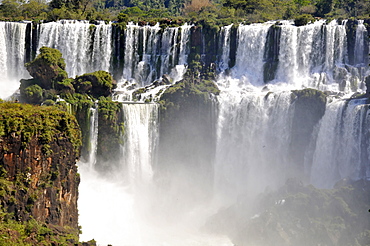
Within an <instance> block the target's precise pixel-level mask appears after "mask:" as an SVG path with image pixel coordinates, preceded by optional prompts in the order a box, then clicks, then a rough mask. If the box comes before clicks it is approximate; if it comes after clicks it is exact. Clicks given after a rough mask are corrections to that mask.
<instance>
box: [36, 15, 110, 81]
mask: <svg viewBox="0 0 370 246" xmlns="http://www.w3.org/2000/svg"><path fill="white" fill-rule="evenodd" d="M38 32H39V34H38V35H39V41H38V49H39V48H41V47H43V46H47V47H50V48H55V49H58V50H59V51H60V52H61V53H62V55H63V58H64V59H65V62H66V71H67V73H68V75H69V76H70V77H75V76H76V75H82V74H84V73H90V72H94V71H97V70H104V71H110V65H111V61H110V60H111V53H112V40H111V38H112V25H110V24H104V23H103V22H102V23H99V24H98V25H91V24H89V22H88V21H75V20H61V21H58V22H49V23H45V24H41V25H40V26H39V30H38Z"/></svg>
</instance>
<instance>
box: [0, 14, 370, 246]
mask: <svg viewBox="0 0 370 246" xmlns="http://www.w3.org/2000/svg"><path fill="white" fill-rule="evenodd" d="M351 23H352V24H353V21H352V22H351V21H350V20H349V21H343V22H338V21H336V20H334V21H331V22H326V21H324V20H320V21H316V22H315V23H312V24H309V25H306V26H300V27H297V26H294V25H293V24H292V23H291V22H289V21H280V22H277V21H274V22H267V23H260V24H251V25H244V24H240V25H239V26H238V27H233V26H232V25H229V26H225V27H221V29H220V31H219V32H218V33H217V32H215V33H212V36H214V37H215V39H216V40H213V41H214V42H207V40H206V37H207V36H206V35H205V34H204V33H205V32H203V31H202V32H200V31H199V32H198V31H197V30H195V29H192V27H193V26H192V25H190V24H184V25H182V26H180V27H166V28H162V27H160V26H159V24H157V25H155V26H149V25H139V24H134V23H129V24H128V25H127V27H126V29H122V30H119V29H118V28H117V29H116V27H113V24H112V23H108V24H106V23H104V22H99V23H97V24H95V25H92V24H90V23H89V22H87V21H75V20H62V21H57V22H50V23H42V24H39V26H38V28H37V32H36V31H34V34H35V35H36V36H37V37H34V39H33V40H35V42H37V43H36V44H37V48H40V47H42V46H48V47H52V48H57V49H59V50H60V51H61V52H62V54H63V57H64V59H65V60H66V65H67V67H66V70H67V72H68V74H69V76H70V77H74V76H77V75H81V74H83V73H88V72H93V71H95V70H106V71H110V72H112V73H113V74H114V76H115V79H116V80H118V81H119V83H118V88H117V90H116V91H115V95H114V100H115V101H118V102H121V103H123V102H124V103H123V104H122V110H123V111H122V113H123V115H124V134H123V135H122V136H121V137H122V139H120V140H122V141H121V142H122V143H121V144H117V145H118V146H115V147H116V148H117V150H119V151H117V152H120V155H119V157H117V158H116V159H119V161H118V165H119V167H118V168H116V169H115V168H112V170H114V171H113V172H112V173H109V172H108V171H107V173H108V174H107V173H105V174H104V175H106V176H104V175H102V174H101V173H99V172H98V171H96V170H95V166H96V165H95V164H96V162H97V160H98V158H96V155H97V151H96V148H97V147H96V146H97V139H98V138H97V136H98V134H105V133H104V132H98V121H97V117H98V111H97V109H96V107H95V108H92V109H91V118H90V119H89V120H90V124H91V127H90V141H91V143H90V145H91V148H90V150H91V152H90V155H89V160H86V161H88V163H87V164H86V163H82V162H79V164H78V165H79V171H80V173H81V188H80V200H79V209H80V214H81V225H82V227H83V232H84V233H83V235H82V237H81V238H82V239H83V240H89V239H91V238H92V237H95V239H96V240H98V242H99V243H101V244H108V243H113V244H114V245H122V244H130V245H135V246H140V245H231V243H230V241H229V240H228V238H226V239H225V237H222V236H220V235H215V236H214V235H209V234H207V233H203V231H201V230H200V228H202V226H203V225H204V223H205V221H206V219H207V218H208V217H209V216H211V215H212V214H213V213H215V212H216V211H217V210H218V209H219V208H220V207H219V205H220V204H221V205H225V204H231V203H234V202H236V201H239V199H240V197H243V196H250V197H253V196H254V195H258V194H259V193H260V192H263V191H264V190H265V189H268V188H269V187H271V188H272V189H274V188H277V187H279V186H280V185H281V184H283V183H284V182H285V180H286V179H287V178H290V177H294V178H297V177H298V178H299V179H301V180H302V181H304V182H307V183H310V184H313V185H315V186H317V187H321V188H332V187H333V186H334V185H335V183H336V182H338V181H339V180H341V179H343V178H348V179H353V180H358V179H369V178H370V165H368V163H369V161H370V140H369V139H370V131H369V129H368V128H369V127H368V126H369V125H370V117H369V116H368V114H369V112H368V110H369V105H368V102H367V101H366V100H363V99H351V100H349V99H348V98H349V97H350V96H351V94H353V93H355V92H364V78H365V76H366V75H368V74H369V68H368V66H367V65H366V63H367V62H368V58H367V52H368V50H369V49H368V46H369V44H368V39H367V38H366V36H367V31H366V27H365V24H364V22H363V21H358V25H357V27H356V29H353V31H354V30H355V31H354V32H352V33H351V32H349V31H348V27H349V26H348V25H352V24H351ZM346 28H347V30H346ZM113 30H115V31H116V32H115V33H114V34H113ZM194 30H195V31H194ZM119 32H120V33H119ZM118 34H119V35H118ZM213 34H214V35H213ZM353 34H354V35H355V37H354V35H353ZM115 35H116V36H115ZM118 36H119V37H122V38H120V40H114V38H117V37H118ZM209 36H211V35H209ZM29 39H30V37H27V35H26V24H24V23H7V22H0V69H2V71H3V73H2V75H1V76H0V88H1V90H0V93H1V94H0V97H2V98H4V97H7V96H10V95H11V93H13V92H14V91H15V90H16V87H18V86H19V83H18V82H14V83H13V80H12V79H14V81H19V79H20V78H26V77H27V76H26V74H27V73H26V70H25V69H24V67H23V63H24V61H25V50H26V48H25V47H26V46H27V44H26V40H29ZM194 43H196V44H199V46H200V47H199V51H200V50H202V51H206V50H211V49H213V48H214V51H215V52H214V57H212V58H208V56H207V57H206V56H204V57H206V59H203V60H204V61H205V60H207V59H209V60H210V61H209V63H210V64H211V63H215V67H216V68H217V72H218V76H217V78H216V83H217V85H218V87H219V88H220V90H221V92H220V95H218V96H214V98H213V99H214V100H215V101H214V102H215V104H214V106H215V107H214V108H212V109H209V111H212V110H213V111H212V112H209V114H208V112H206V111H207V110H208V108H207V109H205V112H206V114H202V113H200V111H196V110H197V106H199V105H197V104H196V103H198V102H196V103H194V108H192V109H194V112H196V113H199V115H197V117H198V118H199V119H203V120H204V119H211V118H212V120H210V121H214V122H215V124H210V125H211V126H208V125H207V124H204V126H202V127H204V128H201V129H204V131H207V134H208V133H210V134H209V135H207V140H209V141H208V142H207V144H205V145H206V146H205V147H204V150H205V151H204V152H207V154H209V155H204V156H206V158H209V159H212V160H210V161H209V162H208V161H203V162H202V163H201V164H199V163H198V162H194V163H195V164H193V163H190V162H191V161H189V160H190V159H191V158H193V160H198V159H200V158H198V159H197V157H199V156H200V155H201V154H204V153H201V154H199V152H202V151H203V149H202V148H197V146H199V145H200V144H201V143H203V142H202V139H201V140H199V139H196V140H194V139H192V137H189V136H185V137H187V139H186V140H184V137H182V136H183V135H181V134H179V136H180V137H178V136H171V137H173V139H172V138H171V140H173V141H171V142H170V144H168V145H169V147H168V145H166V147H168V149H169V150H171V147H172V145H171V144H172V143H177V142H181V141H183V142H181V143H186V145H184V146H186V147H189V149H191V148H190V147H193V149H191V150H194V149H195V150H194V151H192V152H191V154H188V153H185V154H184V152H185V151H183V150H184V148H179V149H178V150H177V151H178V152H175V154H173V153H164V154H173V155H177V153H180V154H184V155H183V156H181V163H175V162H176V161H172V160H177V159H176V158H175V157H177V156H175V157H174V158H172V159H171V161H169V163H160V164H162V166H160V164H159V163H157V161H158V160H157V151H158V149H159V148H160V144H157V142H158V143H160V140H159V139H160V137H161V136H162V137H163V135H161V136H159V135H160V132H159V123H160V121H161V119H162V118H161V117H160V115H159V111H160V108H159V105H157V104H154V103H143V102H145V101H147V102H148V101H150V100H149V97H150V96H149V95H156V94H160V93H162V92H163V90H164V89H165V88H166V87H167V86H169V85H160V86H159V84H160V82H161V81H160V80H161V78H162V76H163V75H165V74H166V75H169V77H170V79H169V80H171V81H172V82H176V81H179V80H180V79H181V78H182V76H183V75H184V72H185V71H186V67H187V63H188V58H189V57H191V56H190V55H194V54H193V53H191V52H193V50H194V49H191V45H193V44H194ZM352 43H353V45H352ZM207 45H209V46H211V47H208V46H207ZM117 46H119V47H117ZM27 47H28V46H27ZM197 48H198V47H197ZM117 54H118V55H117ZM212 56H213V54H212ZM209 57H211V56H209ZM212 59H213V60H212ZM203 60H202V61H203ZM207 62H208V61H207ZM234 64H235V65H234ZM116 68H119V69H118V70H119V71H115V70H116ZM164 80H165V79H163V81H164ZM153 82H156V83H153ZM152 83H153V84H152ZM13 85H14V87H15V88H12V86H13ZM139 86H142V87H145V88H140V90H141V91H144V92H143V93H142V94H141V95H142V97H141V98H136V99H137V101H139V102H140V103H137V101H135V102H133V101H132V100H133V99H132V98H133V97H132V93H133V92H134V91H135V90H138V87H139ZM161 86H162V87H161ZM154 87H155V88H154ZM305 88H314V89H318V90H321V91H325V93H326V94H325V96H324V97H327V98H328V102H327V104H326V108H325V107H324V106H325V105H324V104H325V102H323V103H322V111H324V109H325V112H322V115H320V117H318V119H317V121H315V122H311V123H312V124H311V125H310V126H308V125H309V123H308V122H304V120H302V121H299V124H298V123H297V122H298V121H297V120H296V119H297V117H298V116H300V115H299V114H298V113H299V112H298V111H299V110H302V108H303V110H302V112H303V113H302V112H301V113H302V114H304V112H305V111H304V110H307V111H309V110H311V109H312V111H315V110H316V109H317V108H315V107H316V106H317V105H314V106H312V105H311V104H309V103H307V104H305V101H304V100H303V102H302V104H304V105H303V106H302V108H298V107H296V106H297V104H295V103H296V102H297V101H295V100H298V99H297V97H298V96H297V95H296V94H295V92H294V90H302V89H305ZM8 90H9V91H8ZM292 91H293V92H292ZM311 92H312V90H311ZM307 93H308V94H309V93H310V90H308V92H307ZM320 95H321V94H320ZM151 97H153V96H151ZM136 99H135V100H136ZM145 99H148V100H145ZM184 100H186V98H185V97H184ZM127 101H129V102H127ZM191 106H193V105H191ZM311 106H312V108H310V107H311ZM69 107H70V108H72V106H71V105H69ZM169 108H170V107H169ZM189 108H190V107H189ZM209 108H211V107H209ZM307 108H308V109H307ZM167 110H170V109H167ZM180 111H181V110H180ZM297 115H298V116H297ZM191 116H192V115H191ZM191 116H189V117H188V118H191ZM207 117H208V118H207ZM307 117H309V116H307ZM171 120H172V119H170V120H168V121H169V122H170V123H171ZM173 122H175V120H173ZM196 122H208V121H202V120H199V121H196ZM170 123H169V125H170ZM187 123H189V122H183V121H182V122H179V121H177V123H176V124H174V126H173V127H174V128H176V127H178V128H179V129H180V130H184V129H185V130H186V131H188V132H193V133H194V132H196V131H195V130H194V128H196V127H198V126H197V125H196V124H197V123H193V124H187ZM161 126H163V125H161ZM171 127H172V126H171ZM214 127H216V129H214ZM210 128H212V129H211V130H210ZM308 128H310V129H309V130H308V131H307V132H304V133H305V136H300V135H299V133H301V132H299V131H298V133H297V129H304V130H306V129H308ZM179 129H175V130H179ZM166 130H167V133H168V132H170V131H169V129H163V131H166ZM172 130H173V129H172ZM175 130H174V131H173V132H179V131H175ZM197 130H199V129H197ZM186 131H182V132H181V133H183V132H186ZM214 132H216V136H210V135H212V134H213V133H214ZM161 133H162V129H161ZM202 133H203V132H202ZM174 135H176V134H174ZM188 135H189V134H188ZM199 135H200V138H201V136H203V135H202V134H199ZM176 137H177V138H179V139H176ZM300 137H301V138H300ZM297 138H299V140H302V142H304V144H302V146H303V147H302V146H298V145H295V144H297V142H299V141H297ZM214 139H215V140H214ZM192 141H198V142H197V144H198V145H196V144H194V145H192ZM199 142H200V143H199ZM204 142H206V141H204ZM299 143H301V142H299ZM208 145H209V146H208ZM194 146H195V147H194ZM202 147H203V146H202ZM174 148H175V147H174ZM196 148H197V149H196ZM197 151H198V152H197ZM294 151H295V153H292V152H294ZM163 152H165V151H163ZM301 152H302V153H303V154H302V153H301ZM297 153H298V154H297ZM198 154H199V156H198ZM294 154H295V155H294ZM192 155H193V156H192ZM211 155H212V156H211ZM297 155H302V156H298V158H297ZM158 156H160V155H159V154H158ZM166 157H168V156H166ZM158 159H160V158H158ZM179 159H180V158H179ZM297 160H298V161H297ZM198 161H199V160H198ZM179 162H180V161H179ZM199 162H200V161H199ZM300 162H302V163H300ZM189 163H190V164H189ZM98 164H99V163H98ZM192 164H193V165H194V166H191V165H192ZM166 165H168V166H166ZM169 165H170V166H169ZM198 165H199V166H201V168H203V169H201V168H199V167H198ZM202 165H204V166H202ZM207 165H208V166H207ZM300 165H301V166H300ZM294 168H296V169H294ZM293 169H294V170H293ZM194 170H198V171H194ZM199 170H201V171H199ZM185 172H186V173H185ZM197 172H199V173H197ZM212 172H214V173H212ZM174 173H176V175H175V174H174ZM204 173H206V174H209V175H208V176H207V180H206V178H204V176H202V175H203V174H204ZM164 176H171V178H172V179H166V177H164ZM213 179H214V180H213ZM169 180H170V181H169ZM195 180H196V181H197V182H195ZM198 181H199V182H198ZM200 181H204V182H200ZM212 182H213V183H212ZM204 183H207V185H208V186H207V187H202V186H206V185H205V184H204ZM210 183H211V184H213V187H212V189H213V190H212V191H210V192H209V193H212V192H213V193H212V195H213V197H211V196H208V197H206V198H204V199H203V200H202V201H198V200H197V198H199V196H200V195H199V196H194V193H196V192H199V191H201V190H202V189H204V190H207V191H209V190H210V186H212V185H210ZM189 184H192V186H189ZM178 187H181V188H182V190H181V189H178ZM184 187H185V188H184ZM188 187H196V189H197V190H196V191H193V190H194V189H189V188H188ZM179 190H180V191H182V192H179ZM199 194H201V192H199ZM192 195H193V196H192ZM207 195H208V194H207ZM202 198H203V197H202ZM192 199H193V200H192ZM213 199H214V200H217V199H220V200H221V201H222V202H220V203H218V201H217V204H216V203H215V202H214V200H213ZM190 200H191V201H190ZM199 200H201V199H199ZM97 211H98V213H97ZM238 229H239V228H238ZM220 234H223V233H220ZM219 236H220V237H219Z"/></svg>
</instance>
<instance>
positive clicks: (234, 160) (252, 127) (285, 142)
mask: <svg viewBox="0 0 370 246" xmlns="http://www.w3.org/2000/svg"><path fill="white" fill-rule="evenodd" d="M219 101H220V109H219V110H220V113H219V120H218V127H217V130H218V131H217V151H216V164H215V170H216V174H215V175H216V190H221V191H223V192H224V193H225V194H227V195H228V196H229V198H234V199H235V198H236V197H237V196H238V195H239V194H243V193H245V192H249V193H250V194H251V193H255V192H261V191H263V189H264V188H265V187H266V186H267V185H277V184H278V183H280V182H283V181H285V179H284V174H283V173H282V172H281V171H282V170H284V167H285V165H287V162H288V156H289V153H288V151H289V149H288V148H287V147H288V146H289V142H290V132H289V131H290V129H291V122H292V108H291V104H290V92H282V93H276V94H275V93H268V94H264V93H248V92H243V91H241V92H237V91H224V92H222V93H221V95H220V97H219Z"/></svg>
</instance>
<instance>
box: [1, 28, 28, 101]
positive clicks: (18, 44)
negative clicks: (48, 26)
mask: <svg viewBox="0 0 370 246" xmlns="http://www.w3.org/2000/svg"><path fill="white" fill-rule="evenodd" d="M26 27H27V24H25V23H12V22H0V70H1V71H2V72H1V75H0V88H1V90H0V98H2V99H5V98H7V97H9V96H11V95H12V94H13V93H14V92H15V91H16V90H17V89H18V87H19V80H20V79H21V78H27V77H29V76H27V74H28V73H27V71H26V69H25V67H24V63H25V51H26V47H25V44H26Z"/></svg>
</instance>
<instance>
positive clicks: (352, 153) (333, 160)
mask: <svg viewBox="0 0 370 246" xmlns="http://www.w3.org/2000/svg"><path fill="white" fill-rule="evenodd" d="M364 103H366V101H364V100H352V101H350V102H346V101H343V100H335V101H333V102H331V103H330V104H329V105H328V107H327V109H326V113H325V115H324V117H323V118H322V121H321V123H320V126H319V130H318V133H317V140H315V142H316V143H315V145H316V148H315V151H314V154H313V160H312V167H311V183H312V184H314V185H316V186H318V187H322V188H332V186H333V185H334V184H335V182H336V181H338V180H340V179H342V178H351V179H354V180H357V179H359V178H369V176H368V175H369V169H370V166H369V165H368V164H367V163H369V157H370V155H369V147H368V146H369V141H368V139H367V138H368V136H369V130H368V127H367V126H368V125H367V124H368V123H369V120H370V119H369V117H368V105H366V104H364Z"/></svg>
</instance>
